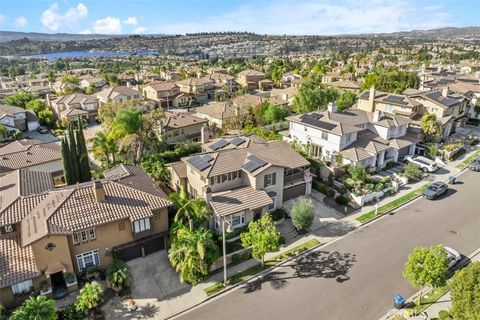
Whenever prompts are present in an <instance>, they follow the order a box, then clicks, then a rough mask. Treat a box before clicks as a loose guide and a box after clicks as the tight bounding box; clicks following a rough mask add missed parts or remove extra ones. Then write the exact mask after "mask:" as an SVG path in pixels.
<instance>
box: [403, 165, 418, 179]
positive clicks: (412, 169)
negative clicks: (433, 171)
mask: <svg viewBox="0 0 480 320" xmlns="http://www.w3.org/2000/svg"><path fill="white" fill-rule="evenodd" d="M403 176H404V177H407V178H408V179H411V180H413V181H418V180H420V179H421V178H422V170H420V168H419V167H418V166H417V165H415V164H413V163H407V164H406V165H405V167H404V168H403Z"/></svg>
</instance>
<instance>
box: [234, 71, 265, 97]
mask: <svg viewBox="0 0 480 320" xmlns="http://www.w3.org/2000/svg"><path fill="white" fill-rule="evenodd" d="M265 78H266V75H265V73H263V72H260V71H257V70H252V69H248V70H243V71H240V72H239V73H238V74H237V83H238V84H239V85H241V86H242V87H244V88H246V89H247V91H248V92H251V91H253V90H257V89H259V88H260V84H259V82H260V81H262V80H264V79H265Z"/></svg>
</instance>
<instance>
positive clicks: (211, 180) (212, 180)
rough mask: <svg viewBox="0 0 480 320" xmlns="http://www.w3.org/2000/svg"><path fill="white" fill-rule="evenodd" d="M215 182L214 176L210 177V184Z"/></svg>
mask: <svg viewBox="0 0 480 320" xmlns="http://www.w3.org/2000/svg"><path fill="white" fill-rule="evenodd" d="M214 184H215V177H213V178H210V185H211V186H213V185H214Z"/></svg>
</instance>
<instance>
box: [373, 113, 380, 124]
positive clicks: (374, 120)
mask: <svg viewBox="0 0 480 320" xmlns="http://www.w3.org/2000/svg"><path fill="white" fill-rule="evenodd" d="M372 120H373V122H378V121H380V111H375V112H374V113H373V115H372Z"/></svg>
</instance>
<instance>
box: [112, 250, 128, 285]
mask: <svg viewBox="0 0 480 320" xmlns="http://www.w3.org/2000/svg"><path fill="white" fill-rule="evenodd" d="M129 277H130V271H129V270H128V266H127V264H126V263H125V262H124V261H122V260H120V259H118V258H114V259H113V262H112V265H111V266H110V267H109V268H108V269H107V280H108V282H110V284H111V285H112V286H113V287H114V288H119V289H122V288H125V287H127V286H128V283H129Z"/></svg>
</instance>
